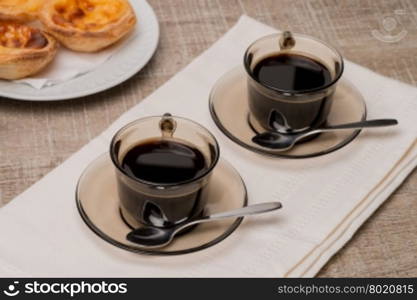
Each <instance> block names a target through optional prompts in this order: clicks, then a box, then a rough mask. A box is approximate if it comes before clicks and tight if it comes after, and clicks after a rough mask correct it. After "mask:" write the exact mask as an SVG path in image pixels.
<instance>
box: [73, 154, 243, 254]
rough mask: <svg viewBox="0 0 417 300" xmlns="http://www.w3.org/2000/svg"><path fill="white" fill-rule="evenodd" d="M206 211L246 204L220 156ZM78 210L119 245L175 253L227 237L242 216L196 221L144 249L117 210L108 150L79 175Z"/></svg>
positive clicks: (240, 186)
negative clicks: (187, 229) (168, 239)
mask: <svg viewBox="0 0 417 300" xmlns="http://www.w3.org/2000/svg"><path fill="white" fill-rule="evenodd" d="M208 196H209V199H208V202H207V208H206V210H205V213H206V214H213V213H216V212H222V211H227V210H232V209H237V208H240V207H243V206H246V205H247V193H246V186H245V184H244V182H243V180H242V178H241V177H240V175H239V174H238V173H237V171H236V170H235V169H234V168H233V167H232V166H231V165H230V164H229V163H228V162H226V161H225V160H223V159H221V160H220V161H219V163H218V165H217V166H216V168H215V169H214V171H213V174H212V178H211V181H210V183H209V192H208ZM76 202H77V207H78V211H79V213H80V215H81V217H82V219H83V220H84V222H85V223H86V224H87V226H88V227H89V228H90V229H91V230H92V231H93V232H94V233H96V234H97V235H98V236H99V237H100V238H102V239H103V240H105V241H106V242H108V243H110V244H112V245H114V246H117V247H119V248H122V249H125V250H129V251H132V252H137V253H141V254H150V255H178V254H186V253H191V252H195V251H199V250H202V249H205V248H208V247H211V246H213V245H215V244H217V243H219V242H221V241H222V240H224V239H225V238H227V237H228V236H229V235H230V234H231V233H232V232H233V231H235V230H236V228H237V227H238V226H239V225H240V223H241V222H242V219H243V218H235V219H233V218H231V219H227V220H223V221H219V222H209V223H203V224H199V225H198V226H197V227H196V228H194V229H193V230H192V231H190V232H188V233H184V234H182V235H181V236H179V237H176V238H175V240H174V241H173V243H172V244H170V245H168V246H166V247H164V248H160V249H143V248H141V247H140V246H139V245H136V244H134V243H131V242H130V241H128V240H127V239H126V235H127V234H128V233H129V232H130V231H131V228H130V227H129V226H128V225H127V224H126V223H125V222H124V221H123V219H122V217H121V215H120V212H119V200H118V196H117V186H116V177H115V171H114V166H113V165H112V162H111V160H110V156H109V154H108V153H105V154H103V155H101V156H100V157H98V158H97V159H96V160H94V161H93V162H92V163H91V164H90V165H89V166H88V167H87V169H86V170H85V171H84V172H83V174H82V175H81V177H80V179H79V181H78V185H77V191H76Z"/></svg>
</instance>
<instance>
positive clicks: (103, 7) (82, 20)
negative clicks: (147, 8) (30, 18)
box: [52, 0, 128, 31]
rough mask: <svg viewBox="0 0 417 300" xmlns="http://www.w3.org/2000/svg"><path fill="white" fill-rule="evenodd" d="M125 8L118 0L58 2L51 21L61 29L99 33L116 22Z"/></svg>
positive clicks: (62, 0) (61, 0) (71, 0)
mask: <svg viewBox="0 0 417 300" xmlns="http://www.w3.org/2000/svg"><path fill="white" fill-rule="evenodd" d="M127 8H128V7H127V5H126V3H125V2H124V1H120V0H112V1H109V0H60V1H57V2H56V3H55V5H54V12H53V16H52V20H53V22H54V23H55V24H57V25H59V26H62V27H67V28H68V27H70V28H71V27H72V28H77V29H80V30H84V31H99V30H101V29H102V28H103V27H105V26H106V25H108V24H111V23H115V22H117V21H118V20H119V19H120V18H121V17H122V16H123V14H124V13H125V12H126V10H127Z"/></svg>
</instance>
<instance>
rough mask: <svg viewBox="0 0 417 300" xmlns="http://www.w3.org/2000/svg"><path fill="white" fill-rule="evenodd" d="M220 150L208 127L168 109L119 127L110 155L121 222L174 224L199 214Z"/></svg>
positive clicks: (136, 225) (204, 203)
mask: <svg viewBox="0 0 417 300" xmlns="http://www.w3.org/2000/svg"><path fill="white" fill-rule="evenodd" d="M219 151H220V150H219V145H218V143H217V141H216V139H215V137H214V136H213V135H212V134H211V133H210V132H209V131H208V130H207V129H205V128H204V127H203V126H201V125H199V124H198V123H196V122H194V121H191V120H189V119H185V118H181V117H177V116H175V117H174V116H171V115H170V114H165V115H164V116H162V117H161V116H156V117H147V118H143V119H139V120H137V121H134V122H132V123H129V124H127V125H126V126H124V127H123V128H121V129H120V130H119V131H118V132H117V133H116V134H115V136H114V137H113V139H112V142H111V145H110V156H111V159H112V161H113V164H114V166H115V169H116V178H117V188H118V195H119V200H120V211H121V214H122V217H123V218H124V220H125V222H126V223H127V224H129V225H130V226H131V227H133V228H137V227H139V226H140V225H150V226H156V227H172V226H175V225H178V224H181V223H183V222H186V221H189V220H191V219H194V218H197V217H199V216H201V215H202V214H203V210H204V207H205V205H206V201H207V197H208V195H207V191H208V189H207V185H208V183H209V181H210V177H211V174H212V171H213V169H214V167H215V166H216V164H217V162H218V160H219V154H220V152H219Z"/></svg>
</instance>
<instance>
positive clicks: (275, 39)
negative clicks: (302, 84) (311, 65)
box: [244, 32, 343, 134]
mask: <svg viewBox="0 0 417 300" xmlns="http://www.w3.org/2000/svg"><path fill="white" fill-rule="evenodd" d="M287 34H288V32H287ZM283 35H284V33H276V34H271V35H268V36H265V37H262V38H260V39H258V40H256V41H255V42H254V43H252V44H251V45H250V46H249V47H248V49H247V50H246V53H245V55H244V67H245V70H246V73H247V88H248V101H249V110H250V113H249V122H250V124H251V126H252V128H253V129H254V130H255V131H257V132H263V131H265V130H266V131H278V132H280V133H284V134H291V133H298V132H303V131H308V130H311V129H314V128H318V127H320V126H323V125H325V123H326V119H327V116H328V114H329V112H330V109H331V105H332V100H333V99H332V98H333V97H332V96H333V94H334V92H335V89H336V83H337V81H338V80H339V79H340V77H341V76H342V73H343V58H342V56H341V55H340V53H339V52H338V51H337V50H336V49H335V48H333V47H332V46H330V45H328V44H326V43H325V42H322V41H320V40H318V39H315V38H313V37H310V36H306V35H301V34H291V33H290V37H292V41H293V42H294V44H292V45H291V46H290V47H288V48H285V47H282V44H281V41H283V38H284V36H283ZM280 54H288V55H291V54H295V55H302V56H305V57H308V58H310V59H313V60H315V61H316V62H319V63H321V64H322V65H324V66H325V67H326V68H327V69H328V71H329V72H330V77H331V80H330V82H329V83H328V84H326V85H323V86H320V87H317V88H314V89H307V90H282V89H279V88H276V87H273V86H268V85H265V84H263V83H261V82H259V80H258V79H257V78H256V76H255V75H254V72H253V71H254V69H255V67H256V65H257V64H258V63H259V62H260V61H261V60H263V59H265V58H267V57H270V56H275V55H280ZM284 75H285V74H284ZM288 75H291V74H288ZM272 123H273V126H272Z"/></svg>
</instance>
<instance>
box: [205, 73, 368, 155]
mask: <svg viewBox="0 0 417 300" xmlns="http://www.w3.org/2000/svg"><path fill="white" fill-rule="evenodd" d="M210 113H211V116H212V118H213V120H214V122H215V123H216V125H217V126H218V127H219V129H220V130H221V131H222V132H223V133H224V134H225V135H226V136H227V137H229V138H230V139H231V140H232V141H234V142H235V143H237V144H239V145H240V146H242V147H244V148H246V149H248V150H251V151H254V152H258V153H261V154H266V155H271V156H275V157H283V158H308V157H314V156H319V155H324V154H327V153H330V152H333V151H335V150H338V149H340V148H342V147H344V146H346V145H347V144H349V143H350V142H351V141H352V140H353V139H354V138H355V137H356V136H357V135H358V134H359V132H360V130H343V131H334V132H326V133H322V134H320V135H318V136H317V137H316V138H314V139H312V140H310V141H308V142H307V141H306V142H303V143H299V144H297V145H295V146H294V148H292V149H290V150H288V151H285V152H280V151H276V150H275V151H274V150H273V149H269V148H265V147H262V146H260V145H257V144H255V143H253V142H252V137H253V136H254V135H255V134H256V132H255V130H254V129H253V128H252V126H251V125H250V123H249V121H248V120H249V107H248V101H247V88H246V74H245V71H244V69H243V68H242V67H236V68H234V69H232V70H231V71H229V72H227V73H226V74H224V75H223V76H222V77H221V78H220V79H219V80H218V81H217V82H216V84H215V85H214V87H213V89H212V91H211V93H210ZM365 118H366V105H365V101H364V99H363V97H362V95H361V94H360V92H359V91H358V90H357V89H356V88H355V87H354V86H353V85H352V84H351V83H350V82H349V81H347V80H346V79H343V78H342V79H341V80H340V82H339V83H338V85H337V88H336V92H335V95H334V102H333V105H332V109H331V111H330V114H329V116H328V119H327V124H328V125H336V124H343V123H350V122H359V121H363V120H365Z"/></svg>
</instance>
